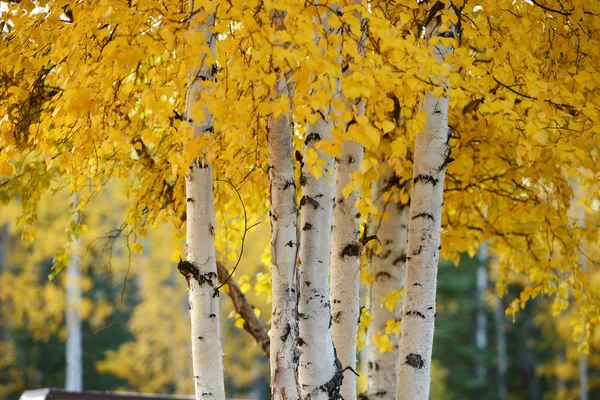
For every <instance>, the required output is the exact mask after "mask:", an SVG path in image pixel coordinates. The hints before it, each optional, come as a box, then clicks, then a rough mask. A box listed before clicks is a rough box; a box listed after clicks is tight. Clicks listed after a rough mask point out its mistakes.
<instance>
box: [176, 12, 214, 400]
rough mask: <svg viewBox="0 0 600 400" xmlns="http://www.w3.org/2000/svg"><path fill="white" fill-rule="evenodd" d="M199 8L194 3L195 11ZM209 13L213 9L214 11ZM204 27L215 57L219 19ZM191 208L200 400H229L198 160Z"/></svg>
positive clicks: (198, 80)
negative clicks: (215, 29) (224, 374)
mask: <svg viewBox="0 0 600 400" xmlns="http://www.w3.org/2000/svg"><path fill="white" fill-rule="evenodd" d="M199 6H200V4H196V5H194V0H191V1H190V10H196V7H199ZM209 8H210V7H209ZM200 18H204V20H203V21H202V22H201V23H195V24H193V25H192V26H191V27H190V29H194V30H196V31H198V32H202V33H204V37H205V40H206V43H207V44H208V46H209V48H210V51H211V52H212V53H213V55H214V52H215V45H216V43H215V42H216V38H215V37H214V35H213V33H212V32H210V31H209V27H211V26H212V25H214V16H213V15H205V16H201V17H200ZM204 60H205V56H204V55H201V56H200V59H199V60H198V64H199V66H198V68H196V69H194V70H193V71H191V73H190V83H189V87H188V93H187V101H186V117H187V119H188V120H189V121H191V122H192V125H193V126H194V133H195V135H202V134H206V133H210V132H212V130H213V117H212V115H211V113H210V112H209V110H208V109H206V108H205V110H204V114H205V119H204V121H192V115H191V109H192V106H193V104H194V103H195V102H196V101H197V98H198V96H199V95H200V93H202V92H203V91H205V90H206V88H205V86H204V85H203V82H204V81H211V80H214V67H213V65H212V64H209V63H206V62H204ZM186 199H187V201H186V203H187V238H186V240H187V260H186V261H185V262H180V264H179V270H180V272H181V273H182V274H183V275H184V276H185V277H186V279H187V281H188V288H189V303H190V318H191V326H192V336H191V339H192V365H193V373H194V378H193V379H194V388H195V392H196V400H201V399H225V384H224V378H223V350H222V346H221V332H220V322H219V293H218V292H217V291H215V288H216V287H217V285H218V280H217V265H216V259H215V244H214V240H215V237H214V220H215V210H214V198H213V183H212V167H211V166H210V165H209V164H207V163H206V162H205V160H204V159H203V158H202V157H201V156H200V155H199V157H198V158H197V159H196V160H194V161H193V162H192V164H191V165H190V170H189V173H188V174H187V176H186Z"/></svg>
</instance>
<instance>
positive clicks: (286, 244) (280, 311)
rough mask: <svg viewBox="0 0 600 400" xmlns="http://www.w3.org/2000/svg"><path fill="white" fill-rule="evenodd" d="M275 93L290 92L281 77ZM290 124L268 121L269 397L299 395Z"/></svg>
mask: <svg viewBox="0 0 600 400" xmlns="http://www.w3.org/2000/svg"><path fill="white" fill-rule="evenodd" d="M275 91H276V95H277V97H279V96H281V95H288V90H287V81H286V79H285V77H284V76H280V77H278V79H277V81H276V88H275ZM293 135H294V127H293V124H292V121H291V118H290V115H283V116H282V117H280V118H279V119H277V120H273V119H272V118H271V120H270V132H269V138H268V145H269V180H270V182H271V264H272V265H271V276H272V298H273V303H272V322H271V332H270V362H271V397H272V398H273V399H276V400H278V399H282V400H284V399H290V400H291V399H298V398H299V396H298V387H297V378H296V367H297V360H295V357H294V353H295V349H296V343H297V340H298V323H297V301H298V295H297V292H296V291H297V287H296V277H297V275H296V258H297V254H298V237H297V231H298V229H297V222H298V221H297V220H298V210H297V208H296V190H295V189H296V185H295V183H294V158H293V150H294V145H293V142H292V138H293Z"/></svg>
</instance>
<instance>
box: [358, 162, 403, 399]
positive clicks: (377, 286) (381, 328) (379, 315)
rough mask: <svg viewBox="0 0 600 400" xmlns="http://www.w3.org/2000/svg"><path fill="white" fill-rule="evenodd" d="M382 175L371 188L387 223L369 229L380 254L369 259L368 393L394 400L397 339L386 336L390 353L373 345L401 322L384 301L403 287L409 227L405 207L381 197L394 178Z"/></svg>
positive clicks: (375, 223)
mask: <svg viewBox="0 0 600 400" xmlns="http://www.w3.org/2000/svg"><path fill="white" fill-rule="evenodd" d="M387 168H388V172H387V173H386V174H385V175H383V176H382V177H381V178H380V180H379V181H378V182H377V183H376V184H375V186H374V188H373V198H374V199H375V204H376V205H377V208H378V209H379V210H380V211H385V212H386V213H387V214H388V215H389V218H388V219H387V220H380V219H376V220H373V221H372V222H371V224H370V226H371V227H379V228H378V229H377V231H376V232H370V233H375V234H376V235H377V238H378V239H379V242H380V243H381V246H382V249H381V252H380V253H379V254H374V255H373V258H372V260H371V266H372V271H371V273H372V274H373V275H374V277H375V281H374V282H373V283H372V284H371V285H370V287H369V291H368V297H367V306H368V307H369V310H370V312H371V315H372V317H373V319H372V320H371V324H370V325H369V328H368V330H367V354H368V356H367V357H368V361H369V363H368V374H369V375H368V390H367V395H368V398H369V399H381V400H388V399H389V400H393V399H395V397H396V381H397V364H398V351H399V342H400V340H399V338H398V337H396V336H395V335H393V334H391V335H388V337H389V339H390V341H391V342H392V350H391V351H388V352H385V353H381V351H380V349H379V347H377V345H376V344H375V341H374V336H375V334H376V333H377V332H379V333H380V334H385V326H386V323H387V322H388V321H389V320H396V321H400V320H402V313H401V311H402V304H401V302H399V303H398V304H397V305H396V307H395V308H394V309H393V310H392V311H390V310H388V309H387V308H386V307H385V305H383V301H384V299H385V297H386V296H387V295H388V294H389V293H391V292H393V291H394V290H398V289H401V288H402V287H403V286H404V277H405V267H406V240H407V234H408V230H407V225H408V206H407V205H403V204H394V202H393V200H392V199H390V201H388V202H387V204H386V203H385V201H384V200H383V195H384V193H385V192H387V191H388V190H389V189H391V187H390V186H392V185H393V181H394V179H395V178H394V176H393V174H392V173H391V172H390V171H389V166H388V167H387Z"/></svg>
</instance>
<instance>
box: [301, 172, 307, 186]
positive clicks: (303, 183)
mask: <svg viewBox="0 0 600 400" xmlns="http://www.w3.org/2000/svg"><path fill="white" fill-rule="evenodd" d="M304 185H306V175H304V173H301V174H300V186H304Z"/></svg>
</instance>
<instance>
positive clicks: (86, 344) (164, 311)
mask: <svg viewBox="0 0 600 400" xmlns="http://www.w3.org/2000/svg"><path fill="white" fill-rule="evenodd" d="M115 189H118V188H115ZM118 193H119V191H118V190H108V191H107V192H105V193H104V194H103V197H102V198H100V199H97V201H96V202H95V203H94V206H93V207H91V208H90V211H88V212H86V214H85V217H84V219H85V222H86V224H87V226H90V227H94V229H93V230H92V229H90V230H89V231H87V232H86V233H85V235H84V239H83V244H82V247H81V249H85V250H80V252H82V254H83V258H82V262H81V267H82V274H83V277H82V288H83V299H82V305H81V310H82V316H83V321H82V332H83V350H84V356H83V377H84V378H83V382H84V388H85V389H86V390H124V391H135V392H146V393H162V394H181V395H189V394H190V393H192V391H193V387H192V380H191V379H190V377H189V370H187V368H189V364H190V363H191V360H190V357H189V351H190V350H189V340H188V337H189V322H188V321H189V316H188V311H187V307H188V306H187V299H186V298H187V289H186V285H185V280H184V279H182V278H181V276H180V275H179V273H178V272H177V268H176V262H177V260H178V257H179V253H178V252H176V253H175V254H173V250H172V248H173V247H177V246H181V245H182V243H181V241H180V240H178V235H177V233H176V232H174V230H173V228H172V227H171V226H169V225H161V226H158V227H156V228H155V229H153V230H152V232H151V233H150V234H149V235H148V237H147V239H146V240H145V241H144V249H143V251H142V252H141V253H137V254H136V253H134V252H130V251H129V250H128V249H127V243H126V242H127V240H126V239H124V238H116V239H113V238H112V236H111V232H113V234H114V231H113V229H115V228H117V227H118V226H119V225H120V220H121V219H122V218H124V216H125V212H124V211H125V202H124V200H123V199H121V201H119V195H118ZM68 205H69V197H68V195H67V194H66V193H64V192H59V193H56V194H52V195H46V196H44V198H43V200H42V202H41V209H40V214H39V223H38V232H37V239H36V241H35V243H33V242H30V241H27V240H21V234H22V232H21V231H20V230H19V229H18V228H17V227H16V226H15V219H14V216H15V215H17V209H18V205H17V204H14V203H12V204H11V205H9V206H8V207H4V208H3V209H2V211H3V215H2V229H1V231H0V232H1V236H0V257H1V258H0V267H1V269H0V271H2V274H1V275H0V288H1V290H0V301H1V309H0V310H1V314H0V317H1V324H0V325H1V327H2V330H1V331H0V332H1V334H2V336H1V341H0V346H1V348H2V352H1V354H2V357H1V358H0V362H1V364H0V390H1V392H0V398H6V399H11V400H12V399H17V398H18V397H19V396H20V393H21V392H22V391H23V390H25V389H31V388H38V387H64V384H65V368H66V361H65V341H66V330H65V317H64V316H65V304H66V297H65V296H66V294H65V275H66V274H61V275H59V276H58V277H57V278H56V279H54V280H53V281H49V280H48V275H49V274H50V273H51V267H52V261H53V260H52V259H53V256H54V254H55V252H56V251H57V249H59V248H61V247H62V246H64V242H65V228H66V226H67V225H68V224H69V220H68V219H66V218H65V215H66V213H67V211H68ZM92 210H93V211H92ZM264 221H266V216H264V218H263V222H264ZM233 240H236V239H235V238H233ZM268 240H269V238H268V224H265V223H262V224H260V225H258V226H257V227H256V228H255V229H254V230H252V231H250V232H249V234H248V238H247V241H248V243H249V245H248V246H247V247H246V250H245V251H244V255H243V258H242V263H241V267H240V268H239V271H238V272H237V274H236V276H237V277H238V282H239V283H240V286H241V287H242V290H245V291H246V294H247V295H248V297H249V299H250V301H251V303H252V304H254V305H257V306H258V309H259V310H260V312H261V314H262V315H263V316H264V315H268V312H269V305H268V301H269V296H270V282H269V278H268V258H267V259H265V257H264V255H263V252H264V249H265V248H267V245H268ZM110 247H112V248H110ZM111 252H112V256H111ZM235 256H237V254H232V255H231V257H229V259H230V263H231V264H233V263H234V261H233V260H234V259H235ZM488 267H489V274H488V273H487V271H488ZM482 271H486V273H485V274H484V275H485V286H484V287H483V293H482V292H480V290H481V289H482V287H481V285H478V284H477V277H478V276H480V275H481V272H482ZM496 273H497V271H496V270H495V266H494V263H493V262H492V263H491V265H490V266H488V265H487V264H486V263H482V262H481V261H480V259H478V257H477V256H476V255H475V256H474V257H473V258H471V257H469V255H468V254H466V253H465V254H464V255H463V257H461V259H460V263H459V265H458V267H455V266H454V265H453V264H452V263H451V262H448V261H443V262H442V263H441V265H440V271H439V282H440V284H439V292H438V299H439V305H438V314H439V316H438V325H437V327H436V331H435V343H436V345H435V347H434V360H435V361H434V372H433V377H432V394H431V398H432V399H433V400H450V399H477V398H481V399H501V398H502V397H501V396H502V394H501V392H502V390H503V389H502V387H505V389H506V390H507V392H508V397H507V398H509V399H540V400H541V399H569V398H573V399H576V398H579V357H580V354H579V352H578V351H577V345H576V343H573V342H572V340H571V330H570V325H569V315H568V314H566V315H563V316H561V317H558V318H557V317H554V316H553V315H552V311H551V309H550V305H551V303H550V302H548V301H546V300H545V299H543V298H540V299H536V300H535V301H532V302H530V303H528V305H527V307H526V308H525V309H524V310H522V311H521V312H520V313H519V314H518V316H517V318H516V319H515V320H514V321H513V320H512V318H511V316H505V314H504V308H505V307H506V306H507V303H508V299H510V298H513V297H515V296H518V294H519V293H520V291H521V289H522V287H521V286H520V285H519V282H518V281H514V282H512V285H511V287H510V289H509V293H508V294H507V298H506V299H504V300H500V299H498V297H497V294H496V290H495V287H494V284H495V282H494V279H495V278H494V275H495V274H496ZM478 274H479V275H478ZM592 274H593V275H592V276H593V277H594V279H600V275H599V274H598V271H594V270H593V271H592ZM38 294H39V295H38ZM222 317H223V321H224V324H223V328H222V334H223V337H224V343H225V345H224V346H225V355H224V362H225V368H226V370H227V374H226V384H227V390H228V393H230V396H231V397H239V398H251V399H264V398H268V396H269V378H268V367H269V366H268V362H267V359H266V358H265V357H264V355H262V352H261V350H260V348H259V347H258V346H257V345H256V344H255V341H254V339H253V338H252V337H250V335H248V334H247V333H246V332H244V331H243V330H242V329H241V323H242V321H241V320H240V319H239V317H238V316H237V315H236V313H235V311H233V309H232V305H231V302H230V301H229V300H228V299H225V301H223V311H222ZM482 319H483V321H484V322H483V324H482V323H481V320H482ZM476 321H479V322H476ZM482 330H483V332H484V337H485V340H484V341H483V342H481V343H480V344H478V341H477V340H476V336H477V334H478V331H480V332H481V331H482ZM480 334H481V333H480ZM363 335H364V332H363ZM363 337H364V336H363ZM502 338H504V339H502ZM501 341H505V345H504V347H498V345H499V343H501ZM590 345H591V349H590V357H589V358H588V362H589V364H588V365H589V385H590V386H589V387H590V397H589V398H590V399H594V398H596V396H599V395H600V334H599V333H598V332H595V333H594V334H593V335H592V338H591V343H590ZM364 350H366V349H364V348H363V351H362V353H361V354H362V356H363V357H362V358H363V359H364V356H365V352H364ZM360 358H361V357H360V356H359V359H360ZM501 359H504V360H506V361H505V362H506V363H507V364H506V366H505V369H504V373H503V374H504V375H503V376H502V373H501V371H502V369H501V368H502V367H501V365H499V360H501ZM359 366H360V369H359V370H358V371H357V372H358V373H359V374H360V375H361V377H359V378H358V385H359V390H360V391H362V390H364V389H365V388H366V365H365V363H364V362H363V363H359Z"/></svg>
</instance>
